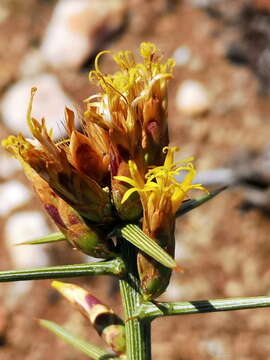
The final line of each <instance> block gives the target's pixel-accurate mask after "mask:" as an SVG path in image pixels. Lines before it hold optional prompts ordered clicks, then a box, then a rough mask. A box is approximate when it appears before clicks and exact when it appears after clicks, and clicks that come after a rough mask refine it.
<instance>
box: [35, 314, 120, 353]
mask: <svg viewBox="0 0 270 360" xmlns="http://www.w3.org/2000/svg"><path fill="white" fill-rule="evenodd" d="M39 323H40V325H41V326H43V327H44V328H46V329H48V330H50V331H51V332H53V333H54V334H55V335H56V336H57V337H59V338H61V339H63V340H64V341H66V342H67V343H69V344H70V345H72V346H74V347H75V348H76V349H78V350H79V351H80V352H82V353H84V354H85V355H87V356H89V357H90V358H92V359H94V360H105V359H115V358H117V356H116V355H113V354H110V353H109V352H107V351H105V350H103V349H101V348H100V347H98V346H96V345H92V344H89V343H88V342H86V341H85V340H83V339H81V338H79V337H78V336H75V335H73V334H71V333H70V332H69V331H67V330H66V329H64V328H63V327H62V326H59V325H57V324H56V323H54V322H52V321H48V320H39Z"/></svg>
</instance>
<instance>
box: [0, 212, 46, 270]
mask: <svg viewBox="0 0 270 360" xmlns="http://www.w3.org/2000/svg"><path fill="white" fill-rule="evenodd" d="M49 232H50V229H49V227H48V225H47V223H46V221H45V218H44V216H43V215H42V214H41V213H39V212H37V211H21V212H18V213H16V214H14V215H12V216H10V218H9V219H8V221H7V222H6V224H5V231H4V235H5V242H6V246H7V248H8V250H9V254H10V257H11V260H12V262H13V266H15V267H16V268H35V267H42V266H47V265H48V264H49V258H48V255H47V253H46V251H45V250H46V245H21V246H15V244H16V243H18V242H23V241H28V240H34V239H37V238H39V237H42V236H45V235H48V234H49Z"/></svg>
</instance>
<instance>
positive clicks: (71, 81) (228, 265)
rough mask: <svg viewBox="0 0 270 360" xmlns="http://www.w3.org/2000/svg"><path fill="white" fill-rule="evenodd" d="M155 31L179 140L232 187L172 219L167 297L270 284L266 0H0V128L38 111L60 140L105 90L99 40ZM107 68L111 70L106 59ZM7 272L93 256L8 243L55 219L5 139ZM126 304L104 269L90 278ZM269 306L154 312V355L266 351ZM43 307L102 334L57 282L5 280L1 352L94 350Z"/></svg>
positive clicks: (2, 206) (256, 291)
mask: <svg viewBox="0 0 270 360" xmlns="http://www.w3.org/2000/svg"><path fill="white" fill-rule="evenodd" d="M142 41H152V42H154V43H155V44H156V45H157V46H158V47H159V49H160V50H161V52H162V53H163V54H164V57H165V58H167V57H173V58H174V59H175V61H176V67H175V71H174V79H173V80H172V81H171V82H170V85H169V124H170V132H171V141H172V143H173V144H174V145H178V146H180V148H181V152H180V153H179V155H178V156H179V157H181V158H184V157H186V156H195V159H196V167H197V169H198V179H199V181H201V182H202V183H203V184H204V185H206V186H208V188H211V187H212V186H214V187H215V186H219V185H223V184H230V185H231V187H230V188H229V189H228V190H226V191H225V192H224V193H222V194H221V195H219V196H218V197H217V198H215V199H214V200H212V201H211V202H209V203H207V204H205V205H203V206H202V207H200V208H198V209H196V210H194V211H192V213H190V214H188V215H186V216H184V217H182V218H180V219H179V220H178V221H177V247H176V259H177V262H178V263H179V264H180V265H181V266H183V267H184V268H185V269H186V270H185V272H184V273H183V274H173V281H172V283H171V285H170V286H169V288H168V290H167V292H166V293H165V294H164V295H163V296H162V300H167V301H181V300H183V301H184V300H203V299H211V298H212V299H213V298H222V297H236V296H257V295H270V268H269V252H270V241H269V233H270V222H269V214H270V187H269V186H270V103H269V87H270V2H269V0H257V1H256V0H253V1H248V0H182V1H181V0H179V1H177V0H130V1H125V0H58V1H57V0H51V1H50V0H24V1H21V0H1V2H0V137H1V139H3V138H5V137H6V136H8V135H9V134H11V133H18V132H22V133H23V134H25V135H26V136H29V131H28V130H27V128H26V124H25V117H26V108H27V103H28V98H29V93H30V88H31V87H32V86H37V87H38V93H37V95H36V97H35V100H34V108H33V115H34V116H35V117H38V118H41V117H42V116H44V117H45V118H46V120H47V123H48V124H49V127H52V128H53V129H54V133H55V134H56V136H58V137H64V136H65V131H64V126H63V120H64V113H63V109H64V106H65V105H68V106H69V107H72V108H74V109H75V110H76V111H77V113H78V114H81V113H82V111H83V105H82V104H83V103H82V100H83V99H85V98H87V97H88V96H90V95H92V94H94V93H95V92H96V91H97V89H96V88H95V87H94V86H93V84H90V83H89V81H88V71H89V70H90V69H91V68H92V67H93V61H94V57H95V55H96V54H97V53H98V52H99V51H100V50H103V49H111V50H112V51H118V50H122V49H130V50H133V51H135V52H136V51H137V49H138V46H139V44H140V43H141V42H142ZM100 66H101V67H102V69H103V70H104V71H105V72H111V71H115V70H116V68H115V66H114V64H113V62H112V61H111V59H110V57H109V56H107V57H106V56H103V57H102V59H101V61H100ZM0 230H1V232H0V234H1V235H0V239H1V251H0V270H6V269H15V268H17V269H20V268H26V267H40V266H48V265H58V264H69V263H78V262H81V261H92V259H90V258H85V257H82V256H81V255H79V254H77V253H76V252H75V251H73V250H72V249H71V248H70V247H68V246H67V245H65V244H63V243H60V244H59V245H53V246H52V245H50V246H40V247H38V246H33V247H30V246H20V247H16V246H13V244H14V243H16V242H19V241H26V240H30V239H33V238H37V237H39V236H43V235H46V234H48V233H49V232H50V231H52V230H54V228H53V226H52V224H51V222H50V221H49V219H48V218H47V217H46V215H45V213H44V212H43V211H42V208H41V206H40V204H39V202H38V201H37V200H36V199H35V196H34V194H33V192H32V190H31V187H30V186H29V185H28V183H27V181H26V179H25V178H24V175H23V174H22V172H21V170H20V166H19V165H18V163H17V162H16V161H15V160H12V159H10V158H9V157H8V156H7V154H5V153H4V151H3V150H2V149H0ZM74 282H77V283H80V284H83V285H87V286H89V289H92V290H93V292H94V294H95V295H96V296H97V297H99V298H101V299H102V300H103V301H104V302H105V303H108V304H109V305H110V306H112V307H113V308H114V309H116V310H118V311H119V312H121V309H120V298H119V295H118V292H117V287H116V286H115V283H113V282H112V280H111V279H110V278H106V277H101V278H91V279H88V278H82V279H80V280H78V279H76V280H74ZM268 313H269V310H267V309H262V310H245V311H238V312H228V313H213V314H202V315H193V316H183V317H174V318H167V319H166V318H165V319H160V320H156V321H154V323H153V359H155V360H161V359H168V360H198V359H200V360H208V359H211V360H212V359H217V360H234V359H238V360H260V359H268V358H270V341H269V336H270V318H269V316H267V315H268ZM37 318H46V319H49V320H52V321H56V322H58V323H60V324H62V325H64V326H65V327H67V328H69V329H71V330H72V331H73V332H74V333H77V334H78V335H81V336H82V337H84V338H86V339H89V340H90V341H92V342H94V343H96V344H99V345H101V341H100V339H99V338H98V337H97V335H96V334H95V332H94V331H92V330H91V329H89V326H88V324H87V323H86V322H85V321H84V319H83V318H82V317H81V316H80V314H77V313H76V312H75V311H74V310H73V309H72V308H71V306H70V305H69V304H68V303H67V302H65V300H62V299H61V298H60V297H59V296H58V295H57V294H56V293H55V292H54V290H52V289H50V281H47V280H45V281H36V282H27V283H26V282H19V283H13V284H1V290H0V358H1V359H3V360H10V359H12V360H17V359H18V360H21V359H27V360H45V359H48V358H51V359H56V358H57V359H59V360H73V359H77V358H78V356H79V357H80V359H82V360H83V359H86V358H85V357H83V356H81V355H78V353H77V352H76V351H75V350H73V349H72V348H71V347H70V346H69V345H66V344H65V343H63V342H61V341H60V340H58V339H57V338H56V337H54V336H53V335H51V334H49V333H48V332H47V331H46V330H44V329H41V328H40V327H39V326H38V324H37V321H36V319H37Z"/></svg>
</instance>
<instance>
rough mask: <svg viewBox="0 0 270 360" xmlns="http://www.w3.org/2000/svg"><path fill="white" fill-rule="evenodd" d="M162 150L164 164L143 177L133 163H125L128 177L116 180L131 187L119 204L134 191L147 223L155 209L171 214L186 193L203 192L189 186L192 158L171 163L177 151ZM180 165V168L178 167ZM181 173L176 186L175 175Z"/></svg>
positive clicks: (192, 170)
mask: <svg viewBox="0 0 270 360" xmlns="http://www.w3.org/2000/svg"><path fill="white" fill-rule="evenodd" d="M163 151H164V152H166V158H165V161H164V165H162V166H157V167H153V168H151V169H150V170H149V171H148V172H147V173H146V175H145V176H143V175H142V174H140V172H139V171H138V168H137V166H136V163H135V162H134V161H129V169H130V174H131V178H128V177H126V176H117V177H116V179H118V180H120V181H123V182H126V183H127V184H129V185H130V186H131V188H130V189H128V190H127V192H126V193H125V195H124V197H123V200H122V202H125V201H126V200H127V199H128V198H129V196H130V195H131V194H132V193H133V192H138V193H139V194H140V197H141V201H142V204H143V208H144V213H145V216H146V217H147V218H148V221H149V222H151V214H150V213H153V212H154V211H158V210H159V209H160V210H161V211H164V210H165V209H168V210H169V212H170V213H171V214H173V215H174V214H175V213H176V211H177V210H178V209H179V207H180V205H181V203H182V201H183V200H184V198H185V196H186V194H187V193H188V191H189V190H191V189H199V190H203V191H206V192H207V190H206V189H205V188H204V187H203V186H202V185H201V184H192V180H193V179H194V178H195V176H196V170H195V169H194V166H193V164H192V163H191V161H192V160H193V159H192V158H189V159H185V160H182V161H178V162H174V153H175V151H178V148H177V147H173V148H169V147H164V149H163ZM180 164H183V165H181V166H179V165H180ZM182 171H185V172H186V173H187V174H186V176H185V178H184V180H183V182H182V183H178V182H177V181H176V180H175V176H176V175H178V174H179V173H180V172H182ZM150 209H151V211H150Z"/></svg>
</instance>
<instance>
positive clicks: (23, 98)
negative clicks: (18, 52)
mask: <svg viewBox="0 0 270 360" xmlns="http://www.w3.org/2000/svg"><path fill="white" fill-rule="evenodd" d="M33 86H35V87H37V92H36V95H35V97H34V103H33V110H32V116H33V117H35V118H36V119H38V120H39V119H41V118H42V117H44V118H45V119H46V124H47V128H48V129H50V128H52V129H53V134H54V136H55V137H56V138H59V137H63V136H65V134H66V130H65V127H64V125H63V121H64V110H65V106H67V107H69V108H71V109H73V110H75V106H74V105H73V102H72V100H71V99H70V98H69V97H68V96H67V95H66V94H65V92H64V90H63V89H62V87H61V85H60V83H59V81H58V79H57V78H56V77H55V76H54V75H51V74H47V73H44V74H40V75H38V76H34V77H28V78H25V79H21V80H19V81H18V82H17V83H15V84H14V85H13V86H11V87H10V88H9V89H8V90H7V92H6V93H5V94H4V96H3V100H2V103H1V105H0V110H1V113H2V117H3V121H4V123H5V125H6V126H8V127H9V128H10V129H11V130H12V131H13V132H15V133H19V132H21V133H22V134H23V135H25V136H31V132H30V130H29V128H28V126H27V123H26V112H27V107H28V103H29V98H30V91H31V88H32V87H33Z"/></svg>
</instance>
